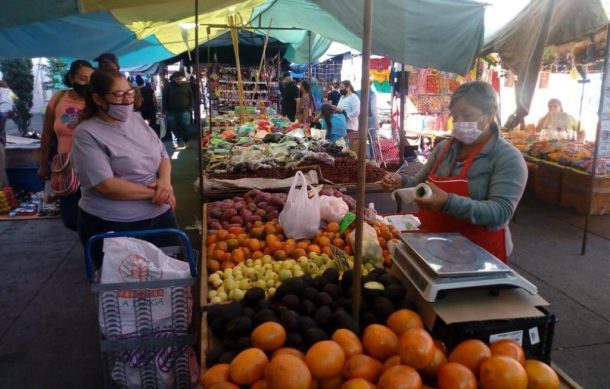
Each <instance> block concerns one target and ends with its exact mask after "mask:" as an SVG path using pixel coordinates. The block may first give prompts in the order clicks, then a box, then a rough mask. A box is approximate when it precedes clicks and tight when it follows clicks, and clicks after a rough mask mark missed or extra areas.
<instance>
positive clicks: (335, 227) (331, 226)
mask: <svg viewBox="0 0 610 389" xmlns="http://www.w3.org/2000/svg"><path fill="white" fill-rule="evenodd" d="M326 231H328V232H339V223H337V222H332V223H328V225H327V226H326Z"/></svg>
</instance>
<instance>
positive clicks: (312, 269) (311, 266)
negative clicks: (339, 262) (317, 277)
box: [305, 262, 318, 274]
mask: <svg viewBox="0 0 610 389" xmlns="http://www.w3.org/2000/svg"><path fill="white" fill-rule="evenodd" d="M305 271H306V272H307V274H316V273H317V272H318V265H316V264H315V262H309V263H308V264H307V266H306V267H305Z"/></svg>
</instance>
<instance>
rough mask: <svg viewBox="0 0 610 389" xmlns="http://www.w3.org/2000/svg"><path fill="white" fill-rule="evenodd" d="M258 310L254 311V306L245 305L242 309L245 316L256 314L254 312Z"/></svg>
mask: <svg viewBox="0 0 610 389" xmlns="http://www.w3.org/2000/svg"><path fill="white" fill-rule="evenodd" d="M255 312H256V311H254V308H252V307H245V308H244V309H243V310H242V311H241V315H242V316H245V317H252V316H254V313H255Z"/></svg>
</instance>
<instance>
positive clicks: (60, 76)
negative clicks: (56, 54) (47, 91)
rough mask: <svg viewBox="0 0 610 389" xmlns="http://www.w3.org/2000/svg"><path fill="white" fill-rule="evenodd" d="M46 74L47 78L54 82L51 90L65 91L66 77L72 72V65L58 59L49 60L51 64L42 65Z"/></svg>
mask: <svg viewBox="0 0 610 389" xmlns="http://www.w3.org/2000/svg"><path fill="white" fill-rule="evenodd" d="M41 67H42V68H43V69H44V71H45V72H46V75H47V78H48V79H49V80H51V81H52V82H53V86H52V87H51V90H53V91H57V90H60V89H65V87H66V86H65V85H64V76H65V74H66V73H68V70H70V65H69V64H67V63H65V62H64V61H62V60H61V59H57V58H49V62H48V63H46V64H44V65H41Z"/></svg>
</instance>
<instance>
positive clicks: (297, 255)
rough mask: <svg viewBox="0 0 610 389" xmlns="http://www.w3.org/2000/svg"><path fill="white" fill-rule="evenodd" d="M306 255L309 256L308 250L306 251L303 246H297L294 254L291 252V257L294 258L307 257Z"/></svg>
mask: <svg viewBox="0 0 610 389" xmlns="http://www.w3.org/2000/svg"><path fill="white" fill-rule="evenodd" d="M297 244H298V243H297ZM306 256H307V251H305V250H304V249H302V248H296V249H294V250H293V251H292V254H290V257H291V258H294V259H299V258H300V257H306Z"/></svg>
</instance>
